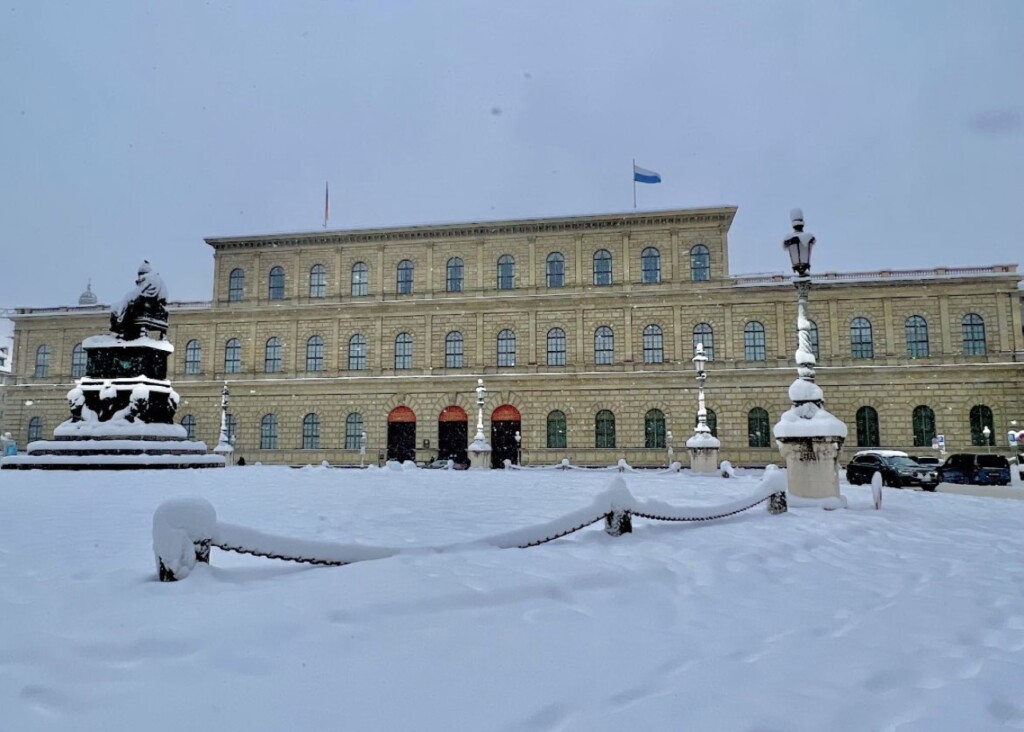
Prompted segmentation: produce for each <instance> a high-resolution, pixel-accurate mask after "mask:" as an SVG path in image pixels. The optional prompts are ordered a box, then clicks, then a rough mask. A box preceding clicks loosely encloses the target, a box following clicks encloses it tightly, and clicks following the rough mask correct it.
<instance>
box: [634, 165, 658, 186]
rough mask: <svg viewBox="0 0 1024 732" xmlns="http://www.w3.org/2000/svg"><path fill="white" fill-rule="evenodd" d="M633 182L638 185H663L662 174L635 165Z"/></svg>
mask: <svg viewBox="0 0 1024 732" xmlns="http://www.w3.org/2000/svg"><path fill="white" fill-rule="evenodd" d="M633 180H634V181H635V182H637V183H661V173H655V172H654V171H653V170H647V168H641V167H640V166H639V165H637V164H636V163H633Z"/></svg>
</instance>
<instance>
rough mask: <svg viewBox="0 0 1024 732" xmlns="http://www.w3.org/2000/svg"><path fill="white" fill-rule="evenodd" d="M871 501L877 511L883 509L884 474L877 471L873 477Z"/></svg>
mask: <svg viewBox="0 0 1024 732" xmlns="http://www.w3.org/2000/svg"><path fill="white" fill-rule="evenodd" d="M871 501H872V503H874V504H875V510H876V511H877V510H878V509H880V508H881V507H882V472H881V471H875V474H874V475H872V476H871Z"/></svg>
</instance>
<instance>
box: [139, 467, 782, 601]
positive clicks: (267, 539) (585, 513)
mask: <svg viewBox="0 0 1024 732" xmlns="http://www.w3.org/2000/svg"><path fill="white" fill-rule="evenodd" d="M765 501H768V512H769V513H772V514H778V513H784V512H785V511H786V479H785V474H784V473H783V472H782V471H770V472H767V473H765V476H764V478H763V479H762V480H761V482H760V483H759V484H758V486H757V488H756V489H755V491H754V492H753V494H752V495H750V496H748V497H746V498H743V499H739V500H735V501H731V502H729V503H726V504H722V505H718V506H708V507H692V506H688V507H679V506H672V505H670V504H667V503H663V502H661V501H641V500H639V499H637V498H635V497H634V496H633V494H632V493H630V492H629V489H628V488H627V487H626V481H625V480H624V479H623V478H622V476H616V477H615V478H613V479H612V481H611V483H610V484H609V485H608V488H607V489H606V490H605V491H603V492H602V493H600V494H598V495H597V496H596V497H595V498H594V500H593V502H592V503H591V504H590V505H589V506H587V507H585V508H581V509H578V510H576V511H571V512H569V513H567V514H565V515H564V516H561V517H559V518H557V519H555V520H553V521H549V522H547V523H544V524H538V525H535V526H530V527H527V528H524V529H516V530H514V531H509V532H506V533H503V534H497V535H494V536H490V537H487V538H484V539H482V540H479V541H472V542H462V543H458V544H449V545H446V546H438V547H426V548H422V547H420V548H417V549H415V550H411V549H403V548H398V547H374V546H364V545H361V544H340V543H333V542H324V541H308V540H305V539H294V538H289V537H284V536H276V535H273V534H265V533H263V532H260V531H255V530H253V529H248V528H245V527H242V526H235V525H233V524H227V523H222V522H219V521H218V520H217V512H216V510H215V509H214V508H213V506H212V505H211V504H210V502H209V501H207V500H206V499H205V498H176V499H172V500H169V501H165V502H164V503H162V504H161V505H160V506H159V507H158V508H157V510H156V512H155V513H154V514H153V554H154V557H155V559H156V565H157V571H158V572H159V576H160V581H161V582H174V581H175V580H179V579H184V578H185V577H187V576H188V575H189V574H190V573H191V572H192V570H193V569H194V568H195V565H196V563H197V562H201V563H208V562H209V560H210V547H217V548H218V549H222V550H224V551H232V552H238V553H240V554H252V555H255V556H259V557H267V558H270V559H283V560H286V561H291V562H302V563H305V564H319V565H326V566H342V565H345V564H352V563H353V562H363V561H368V560H371V559H384V558H385V557H392V556H395V555H396V554H400V553H402V552H403V551H415V552H417V553H423V552H424V551H426V552H437V553H442V552H446V551H452V550H461V549H465V548H467V547H470V546H481V545H486V546H492V547H496V548H499V549H513V548H518V549H527V548H529V547H533V546H540V545H541V544H546V543H548V542H549V541H554V540H555V539H559V538H561V537H563V536H568V535H569V534H572V533H574V532H576V531H579V530H580V529H583V528H585V527H587V526H590V525H592V524H595V523H597V522H598V521H600V520H601V519H604V520H605V531H606V532H607V533H608V534H610V535H611V536H620V535H622V534H627V533H630V532H631V531H632V530H633V528H632V517H633V516H639V517H641V518H646V519H653V520H655V521H713V520H715V519H720V518H725V517H727V516H732V515H734V514H737V513H740V512H741V511H746V510H748V509H750V508H753V507H754V506H757V505H758V504H760V503H764V502H765Z"/></svg>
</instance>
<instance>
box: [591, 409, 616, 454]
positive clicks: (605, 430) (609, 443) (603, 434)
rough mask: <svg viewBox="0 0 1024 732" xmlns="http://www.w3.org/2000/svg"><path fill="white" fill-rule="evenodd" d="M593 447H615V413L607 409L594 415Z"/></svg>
mask: <svg viewBox="0 0 1024 732" xmlns="http://www.w3.org/2000/svg"><path fill="white" fill-rule="evenodd" d="M594 447H615V415H614V414H612V413H611V412H609V411H608V410H607V409H602V410H601V411H600V412H598V413H597V414H596V415H595V416H594Z"/></svg>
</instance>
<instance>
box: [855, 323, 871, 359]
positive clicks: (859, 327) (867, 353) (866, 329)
mask: <svg viewBox="0 0 1024 732" xmlns="http://www.w3.org/2000/svg"><path fill="white" fill-rule="evenodd" d="M850 355H851V356H853V358H874V357H875V342H874V338H873V337H872V335H871V321H870V320H868V319H867V318H854V319H853V320H852V321H851V322H850Z"/></svg>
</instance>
